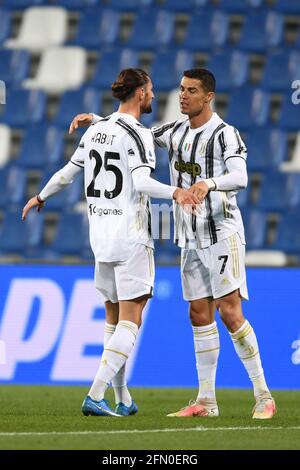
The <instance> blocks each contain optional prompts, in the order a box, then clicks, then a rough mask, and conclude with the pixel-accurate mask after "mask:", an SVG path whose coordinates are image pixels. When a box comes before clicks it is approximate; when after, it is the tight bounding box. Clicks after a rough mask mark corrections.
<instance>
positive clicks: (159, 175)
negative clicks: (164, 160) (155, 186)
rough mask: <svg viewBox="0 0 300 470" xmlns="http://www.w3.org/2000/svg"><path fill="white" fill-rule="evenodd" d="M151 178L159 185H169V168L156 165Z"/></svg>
mask: <svg viewBox="0 0 300 470" xmlns="http://www.w3.org/2000/svg"><path fill="white" fill-rule="evenodd" d="M152 176H153V178H155V179H157V180H158V181H160V182H161V183H164V184H170V170H169V166H166V165H160V164H157V165H156V167H155V170H154V172H153V175H152Z"/></svg>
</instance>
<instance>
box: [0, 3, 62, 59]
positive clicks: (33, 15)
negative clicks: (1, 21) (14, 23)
mask: <svg viewBox="0 0 300 470" xmlns="http://www.w3.org/2000/svg"><path fill="white" fill-rule="evenodd" d="M67 26H68V13H67V11H66V10H65V9H64V8H60V7H51V6H49V7H33V8H28V9H27V10H26V11H25V12H24V16H23V19H22V23H21V27H20V31H19V34H18V36H17V38H15V39H8V40H7V41H6V42H5V46H6V47H11V48H14V49H28V50H29V51H31V52H35V53H39V52H41V51H43V50H44V49H46V48H48V47H50V46H58V45H60V44H63V43H64V42H65V40H66V38H67Z"/></svg>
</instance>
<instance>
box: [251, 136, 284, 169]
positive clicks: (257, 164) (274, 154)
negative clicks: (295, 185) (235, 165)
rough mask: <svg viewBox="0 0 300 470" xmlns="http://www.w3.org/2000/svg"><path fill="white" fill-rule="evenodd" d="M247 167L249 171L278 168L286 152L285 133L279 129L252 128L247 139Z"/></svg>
mask: <svg viewBox="0 0 300 470" xmlns="http://www.w3.org/2000/svg"><path fill="white" fill-rule="evenodd" d="M247 149H248V159H247V167H248V169H249V170H250V171H251V170H252V171H272V170H273V171H274V170H276V169H279V166H280V165H281V163H282V162H283V161H284V160H285V159H286V157H287V153H288V145H287V136H286V133H285V132H283V131H281V130H279V129H274V128H273V129H271V128H270V129H267V128H265V127H263V128H257V129H253V130H252V131H251V132H250V133H249V135H248V139H247Z"/></svg>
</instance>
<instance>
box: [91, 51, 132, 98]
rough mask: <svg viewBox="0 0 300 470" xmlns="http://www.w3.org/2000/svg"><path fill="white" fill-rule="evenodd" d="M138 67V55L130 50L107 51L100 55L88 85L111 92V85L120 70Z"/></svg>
mask: <svg viewBox="0 0 300 470" xmlns="http://www.w3.org/2000/svg"><path fill="white" fill-rule="evenodd" d="M138 65H139V58H138V54H137V52H135V51H133V50H132V49H127V48H126V49H114V48H111V49H108V50H107V51H103V53H102V54H101V57H100V59H99V60H98V63H97V66H96V70H95V74H94V78H93V79H92V80H91V82H90V84H91V85H93V86H95V87H98V88H102V89H109V90H111V85H112V83H113V82H114V81H115V79H116V77H117V76H118V74H119V73H120V70H122V69H125V68H128V67H138Z"/></svg>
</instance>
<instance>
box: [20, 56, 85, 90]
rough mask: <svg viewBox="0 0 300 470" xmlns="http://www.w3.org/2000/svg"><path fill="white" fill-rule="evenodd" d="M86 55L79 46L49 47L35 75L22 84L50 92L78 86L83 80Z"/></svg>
mask: <svg viewBox="0 0 300 470" xmlns="http://www.w3.org/2000/svg"><path fill="white" fill-rule="evenodd" d="M86 57H87V56H86V51H85V50H84V49H82V48H81V47H51V48H49V49H47V50H46V51H44V52H43V54H42V58H41V63H40V65H39V68H38V71H37V75H36V77H35V78H31V79H27V80H25V81H24V83H23V85H24V87H25V88H32V89H37V88H38V89H41V90H44V91H45V92H47V93H50V94H51V93H52V94H57V93H63V92H64V91H67V90H74V89H76V88H79V87H80V86H81V85H82V83H83V82H84V80H85V74H86Z"/></svg>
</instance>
